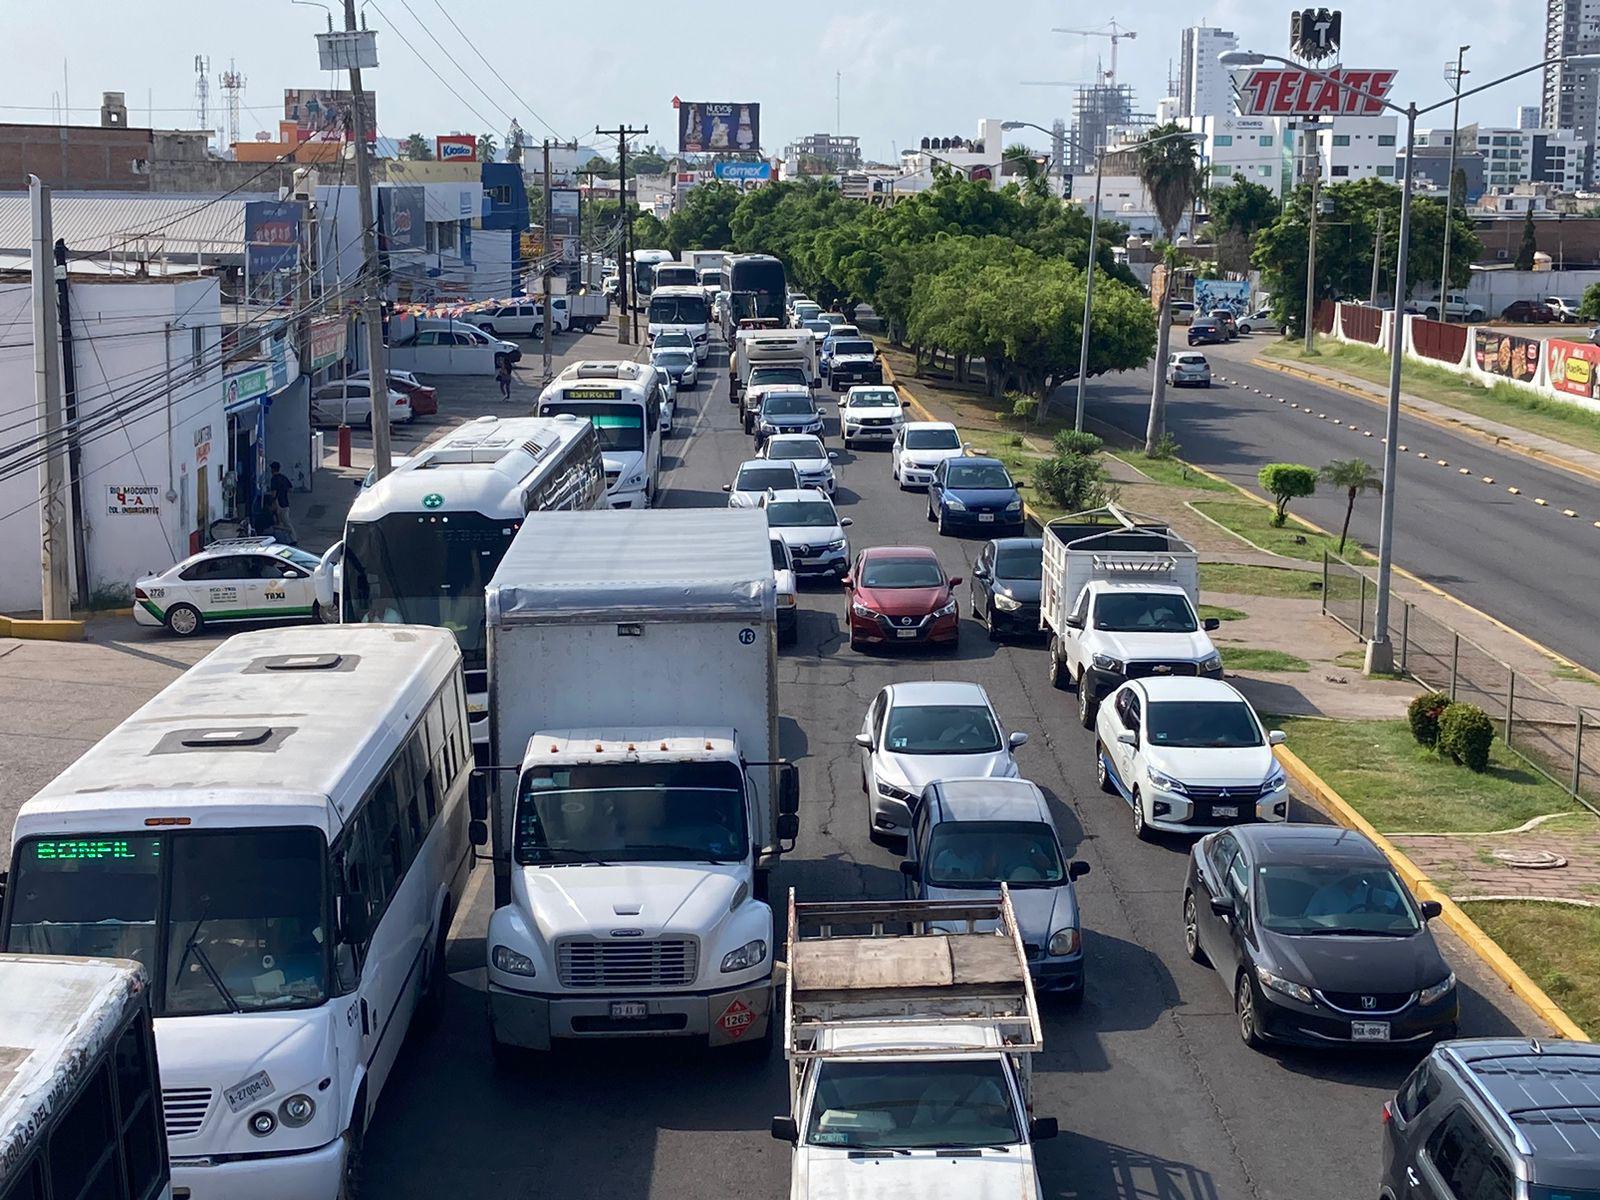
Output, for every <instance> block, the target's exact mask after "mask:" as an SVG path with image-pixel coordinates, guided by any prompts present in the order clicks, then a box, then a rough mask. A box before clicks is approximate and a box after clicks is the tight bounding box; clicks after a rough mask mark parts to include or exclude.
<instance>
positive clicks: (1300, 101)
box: [1233, 67, 1396, 117]
mask: <svg viewBox="0 0 1600 1200" xmlns="http://www.w3.org/2000/svg"><path fill="white" fill-rule="evenodd" d="M1395 75H1396V72H1394V71H1387V70H1383V71H1378V70H1357V69H1356V68H1354V67H1334V68H1332V69H1330V70H1328V71H1325V72H1312V71H1308V70H1306V69H1304V68H1303V67H1251V68H1250V69H1249V70H1245V71H1235V72H1234V73H1233V89H1234V92H1235V93H1236V95H1237V97H1238V103H1239V111H1240V113H1242V114H1243V115H1245V116H1247V117H1315V116H1323V115H1327V116H1360V117H1371V116H1377V115H1378V114H1380V113H1382V112H1383V111H1384V107H1383V103H1382V102H1383V100H1384V99H1386V98H1387V97H1388V95H1389V92H1390V90H1391V89H1392V88H1393V87H1394V79H1395Z"/></svg>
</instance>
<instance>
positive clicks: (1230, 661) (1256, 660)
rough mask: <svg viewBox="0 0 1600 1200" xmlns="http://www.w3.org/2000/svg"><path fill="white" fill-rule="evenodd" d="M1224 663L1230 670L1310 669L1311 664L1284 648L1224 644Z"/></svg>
mask: <svg viewBox="0 0 1600 1200" xmlns="http://www.w3.org/2000/svg"><path fill="white" fill-rule="evenodd" d="M1220 649H1221V651H1222V665H1223V666H1224V667H1226V668H1227V669H1228V670H1230V671H1309V670H1311V664H1310V663H1308V662H1307V661H1306V660H1305V659H1303V658H1297V657H1295V656H1294V655H1293V654H1289V653H1288V652H1286V651H1283V650H1267V649H1263V648H1262V647H1259V646H1222V647H1221V648H1220Z"/></svg>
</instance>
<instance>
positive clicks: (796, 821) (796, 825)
mask: <svg viewBox="0 0 1600 1200" xmlns="http://www.w3.org/2000/svg"><path fill="white" fill-rule="evenodd" d="M799 836H800V818H799V817H798V816H797V815H796V814H794V813H779V814H778V840H779V841H780V842H793V841H794V840H795V839H796V838H798V837H799Z"/></svg>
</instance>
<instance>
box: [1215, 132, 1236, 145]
mask: <svg viewBox="0 0 1600 1200" xmlns="http://www.w3.org/2000/svg"><path fill="white" fill-rule="evenodd" d="M1211 144H1212V145H1213V146H1231V145H1233V134H1231V133H1219V134H1217V136H1216V137H1214V138H1212V139H1211Z"/></svg>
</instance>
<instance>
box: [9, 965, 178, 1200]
mask: <svg viewBox="0 0 1600 1200" xmlns="http://www.w3.org/2000/svg"><path fill="white" fill-rule="evenodd" d="M0 998H3V999H0V1047H4V1049H3V1050H0V1200H57V1198H60V1197H69V1196H70V1197H88V1198H92V1200H101V1198H102V1197H104V1198H105V1200H171V1196H172V1184H171V1179H172V1177H171V1173H170V1172H169V1170H168V1168H167V1145H166V1138H165V1137H163V1136H162V1132H161V1094H160V1087H161V1080H160V1078H159V1077H158V1075H157V1073H156V1049H155V1038H154V1036H153V1034H152V1033H151V1028H150V980H149V977H148V976H147V975H146V974H145V973H144V971H143V970H142V969H141V968H140V966H139V965H138V964H137V963H133V962H126V961H122V962H118V961H112V960H107V959H89V958H51V957H45V956H43V955H14V954H4V955H0Z"/></svg>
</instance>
